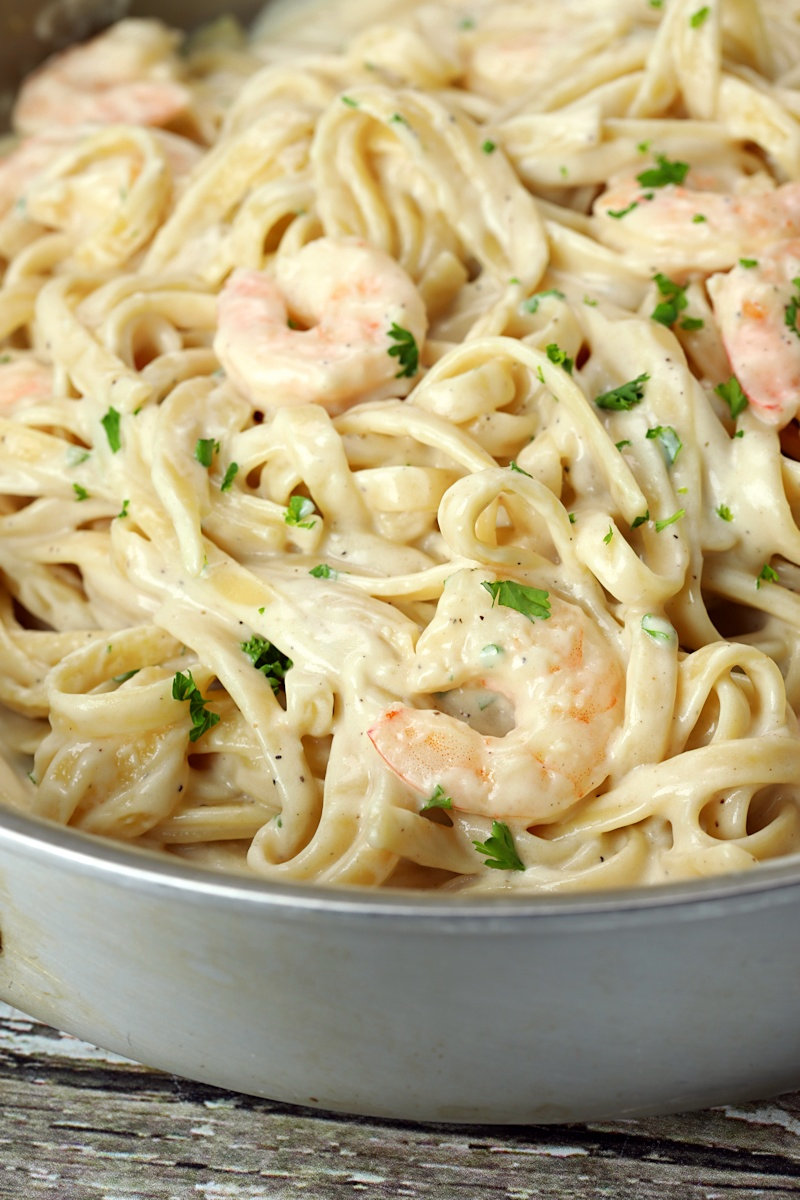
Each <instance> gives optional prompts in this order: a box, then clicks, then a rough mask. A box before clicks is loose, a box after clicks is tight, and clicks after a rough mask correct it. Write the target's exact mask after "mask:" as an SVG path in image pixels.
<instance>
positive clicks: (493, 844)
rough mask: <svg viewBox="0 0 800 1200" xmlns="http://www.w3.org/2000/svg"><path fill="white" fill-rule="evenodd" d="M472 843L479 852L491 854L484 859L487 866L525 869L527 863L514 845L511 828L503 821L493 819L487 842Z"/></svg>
mask: <svg viewBox="0 0 800 1200" xmlns="http://www.w3.org/2000/svg"><path fill="white" fill-rule="evenodd" d="M472 844H473V846H474V847H475V849H476V850H477V851H478V853H479V854H486V855H488V856H489V857H488V858H486V860H485V861H484V864H483V865H484V866H485V867H495V868H496V869H497V870H498V871H524V870H525V864H524V862H523V861H522V859H521V858H520V856H519V855H518V854H517V851H516V847H515V846H514V839H513V837H512V836H511V830H510V829H509V828H508V826H507V825H506V824H505V823H504V822H503V821H492V833H491V837H488V838H487V839H486V841H485V842H475V841H473V843H472Z"/></svg>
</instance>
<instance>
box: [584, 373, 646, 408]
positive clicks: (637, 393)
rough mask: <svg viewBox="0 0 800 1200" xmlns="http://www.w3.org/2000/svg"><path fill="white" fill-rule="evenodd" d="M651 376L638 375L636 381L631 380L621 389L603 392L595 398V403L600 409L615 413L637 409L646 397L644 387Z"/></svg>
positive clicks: (620, 387) (621, 385) (623, 384)
mask: <svg viewBox="0 0 800 1200" xmlns="http://www.w3.org/2000/svg"><path fill="white" fill-rule="evenodd" d="M649 378H650V376H649V375H647V374H643V375H637V376H636V378H635V379H630V380H629V381H628V382H627V383H621V384H620V386H619V387H617V388H612V389H611V391H610V392H602V393H601V395H599V396H595V398H594V402H595V404H596V405H597V407H598V408H605V409H610V410H611V411H613V412H629V411H630V409H632V408H635V406H636V405H637V404H639V403H640V402H641V400H642V397H643V396H644V385H645V384H646V383H647V381H648V379H649Z"/></svg>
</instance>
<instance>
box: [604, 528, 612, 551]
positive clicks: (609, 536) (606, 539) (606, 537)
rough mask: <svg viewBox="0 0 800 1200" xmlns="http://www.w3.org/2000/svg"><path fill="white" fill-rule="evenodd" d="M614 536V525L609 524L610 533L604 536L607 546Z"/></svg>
mask: <svg viewBox="0 0 800 1200" xmlns="http://www.w3.org/2000/svg"><path fill="white" fill-rule="evenodd" d="M613 536H614V526H613V525H609V527H608V533H607V534H606V535H605V537H604V538H603V545H605V546H607V545H608V544H609V542H610V541H611V539H612V538H613Z"/></svg>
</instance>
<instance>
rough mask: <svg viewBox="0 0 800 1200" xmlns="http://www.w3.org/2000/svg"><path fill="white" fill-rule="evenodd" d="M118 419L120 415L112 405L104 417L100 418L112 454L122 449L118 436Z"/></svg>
mask: <svg viewBox="0 0 800 1200" xmlns="http://www.w3.org/2000/svg"><path fill="white" fill-rule="evenodd" d="M119 417H120V414H119V413H118V412H117V410H116V409H115V408H114V406H113V404H112V405H110V406H109V408H108V411H107V412H106V413H105V415H104V416H102V417H101V418H100V424H101V425H102V426H103V429H105V431H106V437H107V438H108V444H109V446H110V447H111V453H112V454H116V453H117V451H118V450H120V449H121V448H122V441H121V439H120V435H119Z"/></svg>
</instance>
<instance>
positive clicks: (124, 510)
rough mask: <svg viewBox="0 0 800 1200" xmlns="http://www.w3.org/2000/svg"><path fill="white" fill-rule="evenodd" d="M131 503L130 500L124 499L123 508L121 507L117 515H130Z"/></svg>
mask: <svg viewBox="0 0 800 1200" xmlns="http://www.w3.org/2000/svg"><path fill="white" fill-rule="evenodd" d="M129 504H130V500H123V501H122V508H121V509H120V510H119V512H118V513H117V516H118V517H127V515H128V505H129Z"/></svg>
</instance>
